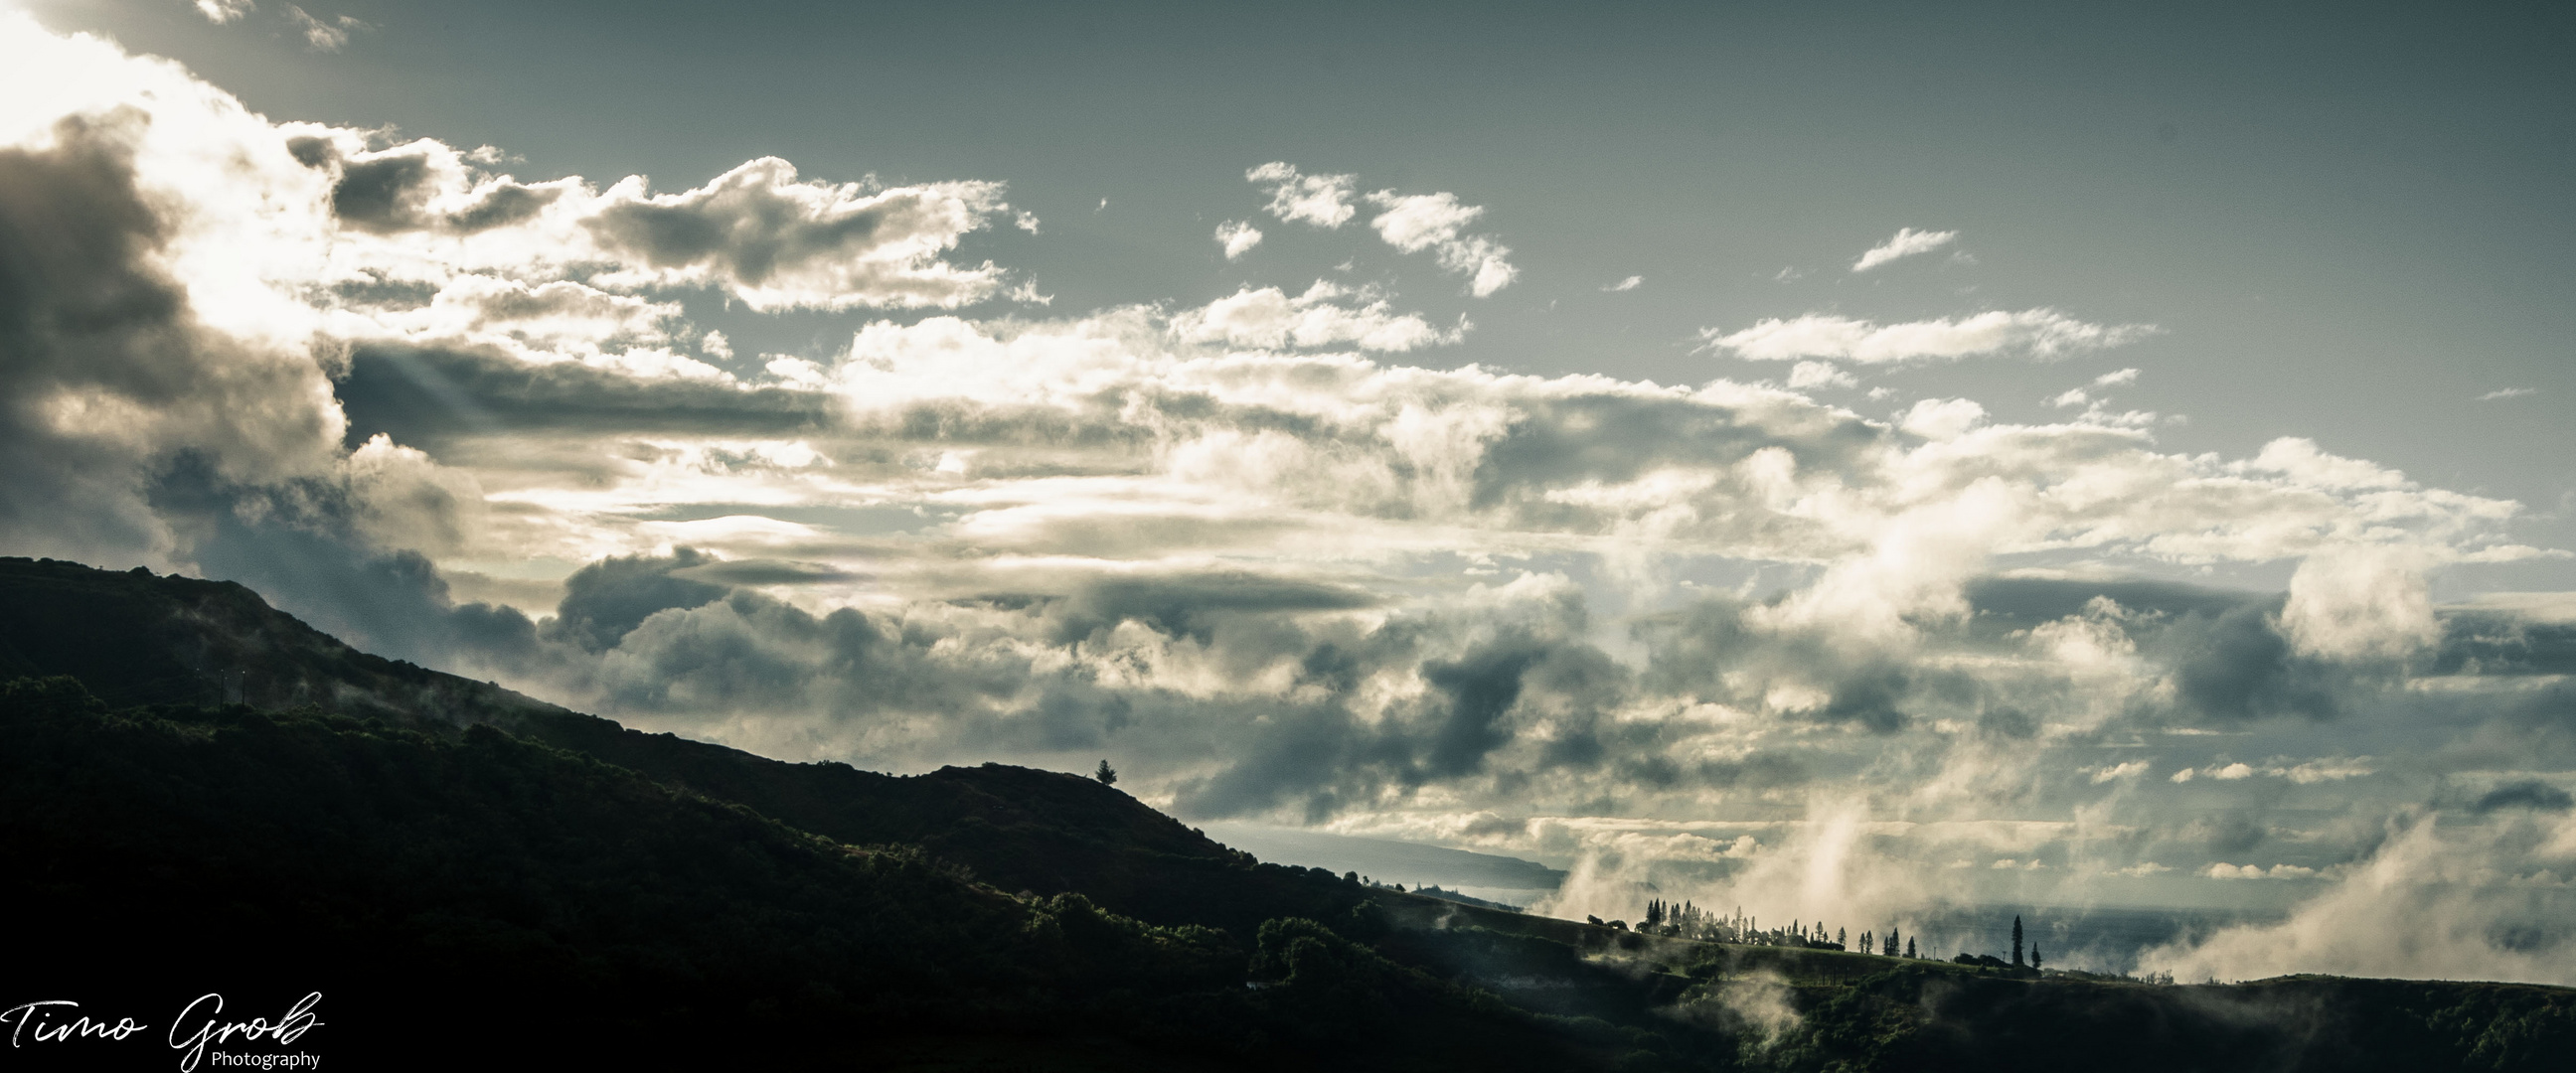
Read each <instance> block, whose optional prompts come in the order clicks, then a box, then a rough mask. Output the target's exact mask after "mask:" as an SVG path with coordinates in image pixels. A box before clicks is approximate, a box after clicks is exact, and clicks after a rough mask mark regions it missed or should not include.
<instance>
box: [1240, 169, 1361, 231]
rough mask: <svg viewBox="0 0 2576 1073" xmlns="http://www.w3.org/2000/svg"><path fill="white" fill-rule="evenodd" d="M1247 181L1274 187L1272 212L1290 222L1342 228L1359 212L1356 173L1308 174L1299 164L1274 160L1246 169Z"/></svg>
mask: <svg viewBox="0 0 2576 1073" xmlns="http://www.w3.org/2000/svg"><path fill="white" fill-rule="evenodd" d="M1243 178H1244V181H1246V182H1249V183H1251V184H1253V185H1255V186H1261V187H1266V188H1268V189H1269V191H1270V204H1269V205H1268V206H1266V208H1268V209H1269V211H1270V215H1272V216H1276V217H1278V218H1279V219H1281V220H1283V221H1286V222H1288V223H1307V224H1313V225H1315V226H1317V227H1322V228H1338V227H1340V226H1342V225H1343V224H1346V223H1349V222H1351V217H1353V216H1356V215H1359V211H1360V210H1359V206H1358V205H1356V204H1353V202H1355V201H1357V200H1358V196H1359V177H1358V176H1356V175H1306V174H1302V173H1300V172H1299V171H1298V170H1297V167H1296V165H1293V164H1289V163H1287V162H1285V161H1272V162H1270V163H1268V164H1263V165H1261V166H1260V167H1257V168H1253V169H1251V170H1249V171H1246V172H1244V173H1243Z"/></svg>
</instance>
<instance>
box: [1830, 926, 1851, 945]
mask: <svg viewBox="0 0 2576 1073" xmlns="http://www.w3.org/2000/svg"><path fill="white" fill-rule="evenodd" d="M1847 934H1849V933H1848V932H1846V931H1844V930H1843V929H1841V928H1835V929H1834V945H1835V946H1849V945H1851V944H1849V943H1846V942H1844V941H1843V936H1845V935H1847Z"/></svg>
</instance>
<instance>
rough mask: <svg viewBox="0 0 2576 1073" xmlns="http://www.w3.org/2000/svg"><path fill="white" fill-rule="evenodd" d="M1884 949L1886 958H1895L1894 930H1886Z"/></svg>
mask: <svg viewBox="0 0 2576 1073" xmlns="http://www.w3.org/2000/svg"><path fill="white" fill-rule="evenodd" d="M1885 949H1886V950H1887V956H1889V957H1895V956H1896V929H1894V928H1889V929H1887V946H1886V948H1885Z"/></svg>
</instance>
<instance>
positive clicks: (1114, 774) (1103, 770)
mask: <svg viewBox="0 0 2576 1073" xmlns="http://www.w3.org/2000/svg"><path fill="white" fill-rule="evenodd" d="M1091 777H1092V778H1095V779H1098V780H1100V785H1102V786H1116V785H1118V769H1117V768H1114V767H1110V766H1109V761H1107V760H1103V761H1101V762H1100V768H1099V770H1097V771H1094V772H1092V773H1091ZM2015 934H2019V931H2018V929H2016V931H2015Z"/></svg>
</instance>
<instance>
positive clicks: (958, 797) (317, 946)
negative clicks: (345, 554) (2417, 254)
mask: <svg viewBox="0 0 2576 1073" xmlns="http://www.w3.org/2000/svg"><path fill="white" fill-rule="evenodd" d="M0 680H9V681H8V684H7V685H6V686H5V687H0V860H6V861H7V862H8V863H9V867H8V868H7V869H5V870H0V904H5V905H7V906H9V907H10V908H11V909H12V910H14V912H13V913H12V917H11V920H12V923H13V924H15V925H16V927H14V928H13V929H12V937H11V939H10V940H9V941H10V956H9V958H8V959H7V961H6V962H5V965H6V969H5V970H4V971H0V984H5V989H0V1006H14V1005H16V1004H18V1003H23V1002H31V1001H44V1000H54V999H73V1000H77V1001H80V1002H81V1003H82V1006H81V1008H80V1009H81V1011H96V1012H98V1013H100V1014H105V1015H110V1016H113V1015H123V1014H131V1015H133V1016H135V1017H136V1018H137V1019H138V1020H141V1021H146V1022H150V1023H153V1024H155V1025H156V1027H155V1028H154V1029H153V1030H152V1031H150V1032H146V1033H143V1035H142V1037H138V1038H134V1039H127V1040H112V1039H107V1038H103V1037H100V1036H84V1037H80V1038H74V1039H70V1040H64V1041H56V1042H47V1043H27V1044H25V1045H23V1046H21V1047H19V1048H17V1049H15V1050H13V1052H12V1054H11V1059H12V1061H13V1062H15V1063H17V1064H18V1065H20V1066H23V1067H26V1068H64V1069H74V1068H79V1069H92V1068H129V1067H130V1068H167V1067H166V1066H163V1065H161V1063H165V1062H169V1061H171V1060H172V1057H173V1050H172V1049H171V1048H169V1047H168V1046H166V1045H165V1044H164V1043H163V1042H162V1041H161V1032H162V1031H163V1027H162V1026H166V1022H167V1021H168V1019H169V1018H170V1016H171V1015H172V1013H174V1012H175V1011H176V1010H177V1009H178V1008H179V1007H180V1006H181V1005H182V1004H184V1003H185V1002H187V1001H188V1000H189V999H191V998H194V997H196V996H197V995H199V994H202V993H205V992H222V993H223V994H225V995H226V996H227V1002H229V1003H232V1005H231V1006H230V1007H229V1009H230V1010H231V1011H234V1012H232V1013H231V1014H229V1015H228V1016H235V1017H239V1018H242V1019H248V1018H249V1017H251V1016H253V1015H255V1014H256V1015H265V1016H269V1017H272V1018H273V1017H275V1016H277V1015H279V1014H281V1013H283V1012H285V1011H286V1009H287V1008H288V1007H289V1006H290V1004H292V1003H293V1002H294V1001H295V1000H296V999H297V998H298V997H299V996H302V995H304V994H306V993H308V992H312V991H320V992H323V994H324V996H325V997H324V999H323V1000H322V1002H321V1004H320V1005H319V1007H318V1011H319V1014H320V1021H321V1024H320V1025H319V1026H317V1027H315V1028H313V1029H312V1030H310V1032H309V1033H308V1034H306V1035H304V1036H302V1037H301V1038H300V1039H298V1040H296V1041H295V1042H294V1043H293V1044H291V1045H288V1044H279V1043H276V1042H275V1041H273V1040H272V1041H269V1042H265V1043H263V1042H256V1041H254V1042H249V1043H241V1042H236V1043H235V1044H233V1045H232V1050H233V1051H234V1052H236V1053H248V1054H253V1055H257V1054H263V1053H288V1052H293V1051H305V1052H316V1053H321V1054H325V1055H328V1056H330V1057H331V1058H332V1059H333V1064H334V1065H335V1066H339V1067H347V1066H349V1065H351V1064H352V1063H354V1064H356V1065H358V1066H361V1067H370V1068H375V1067H384V1066H388V1065H395V1064H400V1065H406V1066H407V1065H413V1064H421V1063H423V1062H441V1059H440V1058H439V1056H440V1055H442V1054H447V1055H452V1056H454V1057H456V1058H457V1059H458V1060H467V1059H469V1058H470V1060H472V1061H474V1062H476V1063H477V1064H486V1065H498V1066H502V1067H521V1066H552V1065H563V1064H571V1063H581V1064H585V1065H588V1064H602V1063H606V1062H611V1061H625V1062H637V1063H642V1064H644V1065H645V1066H646V1067H647V1068H671V1067H675V1066H678V1065H682V1064H687V1063H696V1062H707V1063H721V1064H722V1067H725V1068H772V1067H791V1068H849V1069H956V1070H965V1069H1036V1070H1113V1069H1114V1070H1198V1069H1207V1070H1217V1069H1312V1068H1317V1067H1319V1066H1325V1065H1331V1066H1335V1067H1343V1068H1359V1069H1390V1070H1392V1069H1408V1070H1420V1069H1480V1070H1497V1071H1501V1070H1562V1069H1619V1070H1737V1069H1744V1070H1828V1069H1851V1070H1859V1069H1887V1070H1915V1069H1921V1070H1933V1069H1964V1068H1984V1069H1998V1070H2018V1069H2043V1068H2045V1069H2062V1068H2086V1069H2114V1070H2126V1069H2136V1070H2176V1069H2197V1070H2282V1069H2320V1070H2322V1069H2408V1070H2414V1069H2481V1070H2486V1069H2492V1070H2522V1069H2533V1070H2538V1069H2561V1068H2565V1063H2566V1062H2567V1061H2568V1056H2569V1055H2571V1054H2576V991H2571V990H2569V989H2564V988H2547V987H2533V986H2522V985H2507V984H2477V983H2441V982H2413V981H2386V980H2346V979H2332V978H2313V977H2294V978H2283V979H2277V980H2267V981H2261V982H2256V983H2250V984H2239V985H2225V986H2221V985H2203V986H2171V985H2162V986H2160V985H2153V984H2145V983H2138V982H2132V981H2121V980H2106V979H2087V978H2079V977H2078V976H2076V975H2073V974H2061V975H2057V976H2049V977H2037V974H2036V973H2011V972H1997V971H1995V970H1993V969H1990V968H1980V967H1975V966H1968V965H1958V964H1951V963H1944V962H1935V961H1928V960H1911V959H1903V958H1890V957H1884V956H1876V955H1870V954H1861V953H1850V952H1843V951H1836V950H1830V949H1803V948H1794V947H1790V946H1782V945H1741V944H1737V943H1729V942H1707V941H1693V940H1689V939H1682V938H1674V937H1665V936H1657V935H1648V934H1640V933H1636V932H1631V931H1627V930H1624V929H1612V928H1608V927H1600V926H1594V925H1591V924H1586V923H1580V922H1573V921H1562V920H1552V919H1548V918H1542V917H1532V916H1527V915H1523V914H1519V913H1512V912H1508V911H1502V910H1497V909H1489V908H1482V907H1478V906H1475V905H1470V904H1462V903H1458V902H1454V901H1449V900H1443V899H1439V898H1434V897H1424V896H1420V895H1414V894H1407V893H1400V892H1395V891H1390V890H1384V889H1379V888H1374V887H1371V886H1367V885H1363V884H1361V883H1358V882H1356V881H1355V880H1354V879H1352V878H1348V877H1340V876H1333V875H1329V874H1327V873H1324V872H1322V871H1320V870H1315V869H1303V868H1291V867H1282V866H1279V865H1273V864H1264V863H1260V862H1257V861H1255V860H1253V859H1252V858H1251V857H1250V856H1249V855H1247V854H1243V853H1240V852H1237V851H1234V850H1231V849H1228V848H1226V847H1224V846H1222V845H1219V844H1217V843H1215V842H1213V841H1210V840H1209V839H1207V838H1205V837H1204V836H1201V835H1200V834H1198V833H1197V832H1195V831H1192V830H1191V829H1190V828H1188V827H1186V826H1184V825H1183V824H1181V823H1180V822H1178V821H1176V820H1174V819H1172V818H1171V817H1168V816H1165V815H1162V814H1161V813H1158V812H1156V811H1154V810H1153V809H1151V808H1148V807H1146V806H1145V805H1143V804H1142V803H1140V802H1137V801H1136V800H1135V799H1134V798H1132V797H1129V796H1128V795H1126V794H1125V793H1122V792H1120V791H1117V790H1115V789H1113V788H1111V787H1110V786H1107V785H1103V784H1102V783H1100V782H1098V781H1095V780H1093V779H1091V778H1087V777H1083V776H1077V775H1069V774H1059V773H1053V772H1043V771H1033V770H1029V769H1025V768H1015V767H1006V766H1001V765H991V764H988V765H984V766H982V767H976V768H946V769H942V770H940V771H937V772H933V773H930V774H926V775H918V776H910V777H895V776H889V775H883V774H878V773H873V772H865V771H859V770H856V769H853V768H850V767H848V766H846V765H841V764H829V763H824V764H793V763H785V762H781V761H776V760H770V759H766V758H762V757H758V756H753V755H751V754H748V753H744V752H741V751H738V750H734V749H727V748H724V747H721V746H715V745H709V744H704V743H699V742H692V741H686V740H683V739H679V738H675V737H672V736H670V735H648V734H643V733H639V732H636V731H633V730H628V729H626V728H624V727H621V726H619V725H618V724H616V723H614V722H612V721H609V720H606V719H600V718H597V717H594V716H588V715H583V714H580V713H577V712H572V711H568V710H565V709H563V708H560V707H557V706H554V705H550V704H546V703H543V702H541V701H537V700H534V699H531V698H528V697H525V696H522V695H519V694H516V693H512V692H510V691H508V690H506V689H502V688H500V687H498V686H495V685H491V684H488V683H481V682H474V681H470V680H467V679H463V678H459V677H456V676H453V675H448V674H443V673H440V672H437V671H433V670H429V669H427V668H422V667H417V666H413V665H411V664H407V663H401V662H396V661H389V660H384V659H380V658H377V657H375V656H371V655H367V654H365V653H361V652H357V651H355V650H353V649H350V648H349V647H348V646H346V645H343V644H341V643H340V642H338V641H337V640H335V639H333V638H331V637H328V636H326V635H324V634H321V633H319V632H317V631H315V630H312V629H311V628H309V627H307V626H305V625H304V624H303V623H301V622H298V621H297V620H295V619H294V618H293V617H291V616H288V615H286V614H283V613H281V612H278V611H277V610H275V609H273V608H270V607H269V606H268V605H267V604H266V603H265V602H264V601H262V600H261V599H260V598H259V597H258V595H257V594H255V593H253V592H251V591H250V590H248V589H245V588H242V587H241V586H238V585H232V584H226V583H216V582H206V581H197V580H191V579H185V578H175V577H155V576H152V575H150V574H147V573H143V572H140V571H137V572H130V573H114V572H107V571H100V570H94V569H91V568H89V567H86V566H81V565H78V564H73V563H64V562H54V561H30V560H25V559H0ZM26 1016H29V1017H32V1016H33V1014H28V1015H26ZM48 1016H53V1017H56V1018H57V1020H56V1021H54V1022H53V1023H57V1024H59V1023H63V1020H62V1019H63V1018H64V1017H66V1016H67V1015H64V1014H61V1013H59V1012H57V1013H54V1014H49V1015H48ZM442 1064H443V1063H442Z"/></svg>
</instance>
